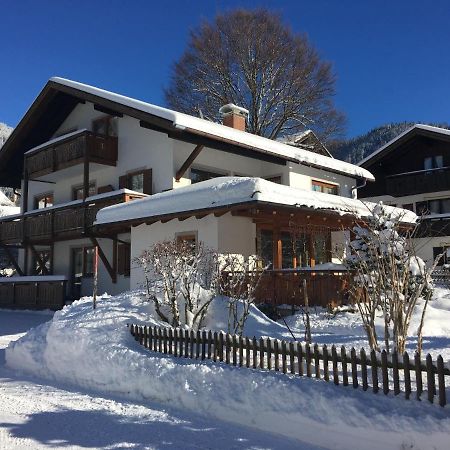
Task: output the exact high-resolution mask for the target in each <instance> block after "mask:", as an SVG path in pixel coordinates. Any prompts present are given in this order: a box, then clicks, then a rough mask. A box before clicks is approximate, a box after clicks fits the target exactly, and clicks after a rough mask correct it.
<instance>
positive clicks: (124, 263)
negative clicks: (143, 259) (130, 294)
mask: <svg viewBox="0 0 450 450" xmlns="http://www.w3.org/2000/svg"><path fill="white" fill-rule="evenodd" d="M130 260H131V246H130V244H118V245H117V274H118V275H124V276H125V277H129V276H130Z"/></svg>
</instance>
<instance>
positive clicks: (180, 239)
mask: <svg viewBox="0 0 450 450" xmlns="http://www.w3.org/2000/svg"><path fill="white" fill-rule="evenodd" d="M177 243H178V244H188V245H190V246H191V247H192V248H193V249H195V247H196V245H197V234H196V233H182V234H177Z"/></svg>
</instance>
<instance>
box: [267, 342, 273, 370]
mask: <svg viewBox="0 0 450 450" xmlns="http://www.w3.org/2000/svg"><path fill="white" fill-rule="evenodd" d="M266 344H267V368H268V369H269V370H271V369H272V343H271V341H270V338H267V341H266Z"/></svg>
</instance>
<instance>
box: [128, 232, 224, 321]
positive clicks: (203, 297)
mask: <svg viewBox="0 0 450 450" xmlns="http://www.w3.org/2000/svg"><path fill="white" fill-rule="evenodd" d="M137 262H138V264H140V265H141V266H142V268H143V270H144V274H145V280H146V289H147V295H148V298H149V299H150V300H151V301H153V303H154V305H155V309H156V312H157V314H158V315H159V317H160V318H161V319H162V320H164V321H165V322H167V323H169V324H171V325H172V326H174V327H179V326H183V325H186V326H187V327H189V328H195V329H198V328H200V327H201V325H202V322H203V319H204V317H205V315H206V313H207V311H208V307H209V305H210V303H211V301H212V299H213V298H214V296H215V294H216V291H217V282H218V274H217V271H218V263H217V254H216V252H214V251H213V250H211V249H210V248H208V247H207V246H205V245H204V244H203V243H201V242H199V243H198V244H197V245H193V244H192V243H191V242H189V241H186V240H176V239H174V240H171V241H169V240H168V241H162V242H158V243H156V244H155V245H153V246H152V247H151V248H150V249H148V250H146V251H144V252H143V253H142V255H141V256H140V257H139V258H138V261H137Z"/></svg>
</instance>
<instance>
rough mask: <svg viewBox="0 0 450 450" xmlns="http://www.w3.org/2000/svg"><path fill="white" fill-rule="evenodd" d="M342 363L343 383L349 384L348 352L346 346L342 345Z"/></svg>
mask: <svg viewBox="0 0 450 450" xmlns="http://www.w3.org/2000/svg"><path fill="white" fill-rule="evenodd" d="M341 364H342V384H343V385H344V386H348V370H347V353H346V351H345V347H344V346H343V345H342V346H341Z"/></svg>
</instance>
